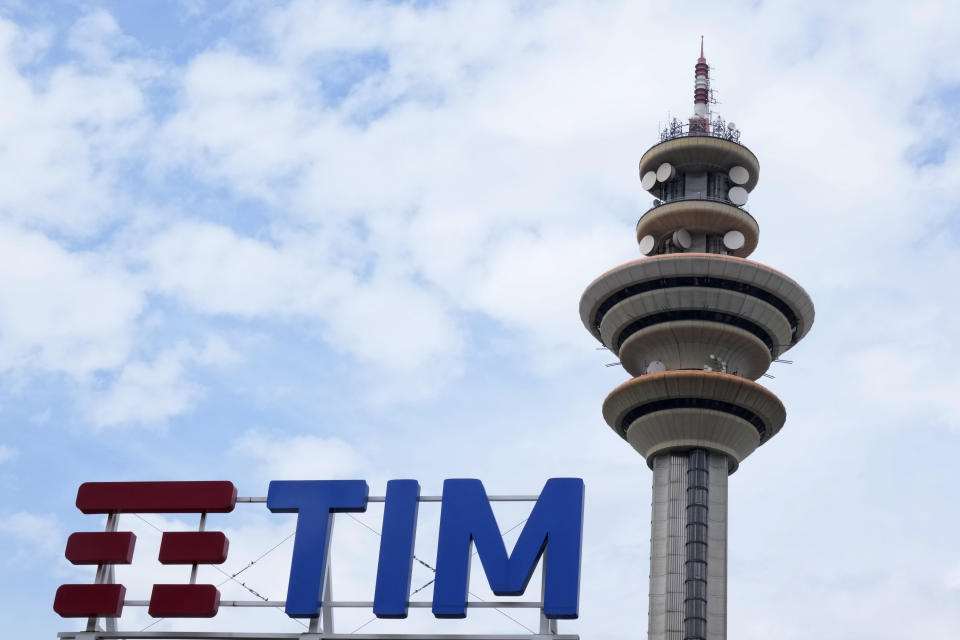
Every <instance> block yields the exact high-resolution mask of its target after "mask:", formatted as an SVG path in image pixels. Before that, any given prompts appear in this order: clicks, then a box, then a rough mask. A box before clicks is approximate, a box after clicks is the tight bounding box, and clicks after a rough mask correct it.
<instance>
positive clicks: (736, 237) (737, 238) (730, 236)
mask: <svg viewBox="0 0 960 640" xmlns="http://www.w3.org/2000/svg"><path fill="white" fill-rule="evenodd" d="M746 241H747V240H746V238H744V237H743V234H742V233H740V232H739V231H737V230H736V229H731V230H730V231H727V232H726V233H725V234H723V246H725V247H726V248H727V249H729V250H730V251H736V250H737V249H740V248H742V247H743V245H744V244H745V243H746Z"/></svg>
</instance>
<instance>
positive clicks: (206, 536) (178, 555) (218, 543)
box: [160, 531, 230, 564]
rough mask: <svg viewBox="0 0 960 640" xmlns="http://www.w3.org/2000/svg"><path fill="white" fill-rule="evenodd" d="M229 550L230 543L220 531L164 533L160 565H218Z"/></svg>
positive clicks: (224, 558) (161, 543) (161, 541)
mask: <svg viewBox="0 0 960 640" xmlns="http://www.w3.org/2000/svg"><path fill="white" fill-rule="evenodd" d="M229 548H230V541H229V540H227V536H225V535H223V532H221V531H164V532H163V537H162V538H161V539H160V563H161V564H220V563H222V562H223V561H224V560H226V559H227V550H228V549H229Z"/></svg>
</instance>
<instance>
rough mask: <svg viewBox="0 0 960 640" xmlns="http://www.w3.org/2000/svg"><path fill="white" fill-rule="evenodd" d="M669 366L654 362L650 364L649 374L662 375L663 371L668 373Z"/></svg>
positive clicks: (648, 366)
mask: <svg viewBox="0 0 960 640" xmlns="http://www.w3.org/2000/svg"><path fill="white" fill-rule="evenodd" d="M666 370H667V365H665V364H663V363H662V362H660V361H659V360H652V361H651V362H650V364H648V365H647V373H660V372H661V371H666Z"/></svg>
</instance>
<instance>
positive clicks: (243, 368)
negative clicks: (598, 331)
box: [0, 0, 960, 640]
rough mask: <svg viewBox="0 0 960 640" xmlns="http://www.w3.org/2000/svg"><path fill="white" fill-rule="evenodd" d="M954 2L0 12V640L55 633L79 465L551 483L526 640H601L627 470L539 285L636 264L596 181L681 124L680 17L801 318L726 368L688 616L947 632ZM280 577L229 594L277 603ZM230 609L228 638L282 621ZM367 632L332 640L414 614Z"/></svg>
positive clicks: (631, 199) (573, 341) (644, 484)
mask: <svg viewBox="0 0 960 640" xmlns="http://www.w3.org/2000/svg"><path fill="white" fill-rule="evenodd" d="M958 13H960V12H958V10H957V9H956V8H954V7H953V6H951V5H950V4H949V3H938V2H919V3H911V4H909V5H906V4H903V3H881V4H879V5H878V4H875V3H859V2H851V3H843V4H842V5H837V4H836V3H817V2H784V3H733V4H729V5H725V6H723V7H721V6H719V5H716V4H715V3H694V4H693V5H691V4H689V3H685V4H683V5H669V4H664V3H639V2H631V1H626V0H624V1H622V2H618V1H615V0H609V1H604V2H579V1H572V0H571V1H560V0H558V1H556V2H535V3H525V4H522V5H517V4H515V3H508V2H493V1H487V2H457V3H413V4H410V3H385V2H342V1H328V2H307V1H301V2H289V3H271V4H267V3H259V2H206V1H204V0H189V1H187V0H183V1H181V2H146V1H145V2H137V3H132V2H120V1H117V2H103V3H97V2H87V3H55V2H51V3H26V2H5V3H0V87H2V88H3V90H2V91H0V140H2V143H0V483H2V486H3V488H4V491H3V498H2V500H0V544H2V545H3V546H2V548H3V549H4V550H5V552H4V554H2V555H3V557H0V567H2V574H3V576H4V578H5V579H4V580H3V581H0V603H2V604H0V625H2V627H3V628H4V629H5V630H6V631H5V633H8V634H9V635H11V637H53V636H54V633H55V632H56V630H58V629H64V628H73V624H74V623H72V622H69V621H68V622H64V621H62V620H60V619H58V618H56V616H55V615H54V614H53V613H52V611H51V605H52V600H53V593H54V591H55V589H56V587H57V585H59V584H61V583H64V582H85V581H88V580H89V579H90V576H91V575H92V572H90V571H88V570H86V569H77V568H74V567H71V566H70V565H69V564H68V563H67V562H66V561H65V560H64V559H63V546H64V544H65V541H66V536H67V535H68V534H69V532H71V531H75V530H93V529H97V528H99V527H100V526H101V522H100V521H99V520H97V519H95V518H90V517H86V516H83V515H82V514H79V513H78V512H76V510H75V509H74V507H73V500H74V497H75V492H76V487H77V486H78V485H79V484H80V483H81V482H83V481H87V480H121V479H123V480H131V479H142V480H146V479H204V478H211V479H214V478H216V479H230V480H233V481H234V482H235V483H236V484H237V485H238V486H239V487H240V492H241V493H242V494H247V495H263V494H264V493H265V491H266V483H267V481H268V480H270V479H277V478H295V477H309V478H338V477H361V478H366V479H368V481H370V483H371V490H372V492H374V493H381V492H382V491H383V486H384V482H385V481H386V480H387V479H389V478H393V477H414V478H417V479H419V480H420V481H421V484H422V485H423V488H424V492H425V493H438V492H439V490H440V487H441V484H442V480H443V479H444V478H448V477H478V478H481V479H483V480H484V482H485V483H486V485H487V487H488V489H489V490H490V491H491V492H500V493H508V492H516V493H534V492H536V491H538V490H539V489H540V487H542V484H543V482H544V480H545V479H546V478H548V477H553V476H570V475H575V476H582V477H584V479H585V481H586V484H587V524H586V527H587V528H586V537H585V551H584V582H583V603H582V616H581V619H580V620H579V621H576V622H571V623H567V624H565V625H563V626H562V628H563V629H567V630H570V631H575V632H579V633H580V634H581V635H583V636H584V637H588V636H604V637H609V638H614V639H616V638H627V637H634V636H635V635H636V622H637V619H638V617H639V618H643V617H644V616H643V612H644V611H645V609H646V591H647V578H646V575H647V554H648V523H649V498H650V495H649V484H650V475H649V471H648V470H647V468H646V465H645V464H644V463H643V461H642V460H641V459H640V458H639V457H638V456H636V454H634V452H633V451H632V450H631V449H630V448H629V447H628V446H627V445H626V444H625V443H623V442H622V441H621V440H620V439H619V438H617V437H616V436H615V434H613V433H612V432H611V431H610V429H609V428H608V427H606V425H605V424H604V423H603V421H602V418H601V415H600V405H601V402H602V400H603V398H604V397H605V396H606V394H607V393H608V392H609V391H610V390H611V389H612V388H613V387H614V386H616V385H617V384H619V383H620V382H622V381H623V380H625V379H626V374H625V373H624V372H623V370H622V369H620V368H617V367H611V368H606V367H604V364H605V363H607V362H610V361H611V360H612V359H613V358H612V357H611V356H610V354H609V353H605V352H602V351H597V350H596V349H595V347H596V344H595V342H594V341H593V340H592V338H591V337H590V335H589V334H588V333H587V332H586V331H585V330H584V329H583V327H582V326H580V323H579V318H578V314H577V302H578V300H579V296H580V293H581V292H582V291H583V289H584V287H585V286H586V285H587V284H588V283H589V282H590V281H591V280H592V279H593V278H594V277H595V276H596V275H598V274H600V273H602V272H603V271H605V270H607V269H608V268H610V267H612V266H614V265H616V264H619V263H622V262H625V261H627V260H631V259H634V258H635V257H637V255H638V254H637V249H636V245H635V243H634V240H633V239H632V231H633V225H634V224H635V222H636V219H637V218H638V217H639V215H640V214H642V213H643V211H645V210H646V208H647V207H648V206H649V196H647V195H646V194H644V193H643V191H642V190H641V188H640V185H639V181H638V180H637V176H636V162H637V161H638V160H639V158H640V156H641V155H642V153H643V152H644V150H646V149H647V148H648V147H649V146H650V145H651V144H652V143H653V142H655V141H656V135H657V124H658V122H662V121H664V120H666V119H667V117H668V114H670V115H675V116H681V117H682V116H685V115H687V114H688V112H689V111H690V109H691V105H690V99H691V97H692V88H693V87H692V80H693V63H694V61H695V58H696V55H697V52H698V44H699V36H700V35H701V34H705V36H706V54H707V58H708V61H709V62H710V63H711V65H712V69H713V72H712V76H713V81H714V86H715V87H716V89H717V90H718V95H719V97H720V100H721V102H722V104H720V105H719V106H718V111H719V112H720V113H721V114H722V115H723V116H724V117H726V118H727V119H728V120H732V121H734V122H736V123H737V126H738V127H739V128H740V129H741V131H742V136H743V137H742V142H743V143H744V144H746V145H747V146H748V147H750V148H751V149H752V150H753V151H754V152H755V153H756V155H757V156H758V157H759V159H760V163H761V167H762V175H761V176H760V181H759V185H758V188H757V190H756V191H755V192H754V193H753V194H752V195H751V202H750V205H749V208H750V212H751V214H752V215H753V216H754V217H755V218H757V220H758V221H759V223H760V227H761V239H760V245H759V248H758V250H757V252H756V253H754V255H753V256H752V258H753V259H756V260H758V261H760V262H764V263H766V264H769V265H771V266H773V267H774V268H777V269H780V270H782V271H784V272H785V273H787V274H788V275H790V276H791V277H794V278H795V279H796V280H797V281H799V282H800V283H801V284H803V285H804V286H805V287H806V288H807V290H808V291H809V292H810V294H811V296H812V297H813V299H814V302H815V303H816V305H817V321H816V324H815V326H814V328H813V331H812V332H811V334H810V335H809V336H808V337H807V338H806V339H805V340H804V342H803V343H801V344H800V345H799V346H798V347H796V348H795V349H794V350H793V351H791V352H790V355H788V356H787V357H788V358H790V359H792V360H793V361H794V364H792V365H775V367H774V368H773V369H772V370H771V374H773V375H775V376H776V377H775V379H772V380H765V381H764V383H765V384H767V385H768V386H769V387H770V388H772V389H773V390H774V391H775V392H776V393H778V394H779V395H780V397H781V399H782V400H783V401H784V403H785V405H786V407H787V410H788V415H789V417H788V421H787V424H786V426H785V428H784V430H783V432H782V433H781V434H780V435H778V437H777V438H776V439H774V440H773V441H771V442H770V443H769V444H768V445H765V446H764V447H763V448H762V449H761V450H759V451H758V452H757V453H756V454H754V455H753V456H752V457H751V458H750V459H749V460H747V461H746V462H745V463H744V464H743V466H742V467H741V469H740V470H739V471H738V472H737V473H736V474H735V475H734V476H733V477H732V478H731V480H730V495H731V510H730V518H731V520H730V564H729V572H730V585H729V592H730V604H729V633H730V635H731V637H737V638H744V639H746V640H751V639H759V638H767V637H770V635H771V634H773V633H776V635H777V637H778V638H781V639H783V640H792V639H794V638H801V637H803V638H806V637H808V636H809V635H810V633H811V631H813V632H814V633H816V634H817V635H818V637H822V638H825V639H831V638H838V639H839V638H843V639H844V640H852V639H857V638H871V639H874V638H881V639H885V638H890V639H893V638H897V639H900V638H904V637H908V636H909V635H923V636H924V637H926V638H931V639H938V638H954V637H956V629H957V628H958V626H960V554H958V552H957V550H956V544H955V540H954V536H953V535H952V534H951V532H952V531H955V530H956V529H957V527H958V525H960V517H958V516H957V514H956V510H955V509H953V508H952V505H953V504H954V503H955V502H956V496H955V490H954V484H955V479H954V475H955V471H954V467H955V466H956V460H957V459H958V456H960V419H958V417H957V416H958V415H960V375H958V373H957V369H956V367H955V366H953V365H954V363H955V362H957V361H960V346H958V343H957V341H956V339H955V337H954V333H955V325H956V318H957V317H960V299H958V297H957V296H956V295H954V293H953V292H954V289H955V288H956V287H955V286H954V283H955V282H956V281H958V279H960V249H958V240H960V234H958V233H957V228H958V227H957V223H956V215H957V212H958V205H960V155H958V150H957V145H956V135H955V133H954V132H953V129H954V128H955V126H954V124H953V123H954V121H955V119H956V117H955V111H956V110H957V109H958V107H960V99H958V95H960V93H958V87H960V60H958V58H957V57H956V55H955V44H954V42H953V40H954V38H955V36H954V34H955V33H956V32H957V29H958V28H960V16H958ZM691 16H702V18H695V17H691ZM435 515H436V514H432V515H431V514H426V515H424V517H423V521H424V525H423V532H422V534H421V535H422V536H423V540H422V541H418V545H421V544H422V547H421V551H420V552H421V553H422V554H423V555H424V556H425V557H427V558H429V557H430V554H431V553H433V551H431V549H430V542H431V540H430V533H429V529H430V526H431V525H430V523H431V522H433V521H434V519H435ZM501 517H502V518H503V520H502V524H504V526H505V527H506V526H507V524H508V521H511V520H513V519H520V518H522V514H519V513H514V512H509V511H508V512H504V513H502V514H501ZM363 518H364V522H367V523H368V524H371V525H372V526H376V525H377V522H378V518H379V514H378V513H377V512H376V511H375V510H373V509H371V512H370V513H369V514H366V515H364V516H363ZM152 524H154V525H157V526H161V528H162V527H163V526H171V527H180V526H193V524H194V523H192V522H188V521H186V520H176V519H172V518H171V519H161V518H155V519H154V520H153V522H152ZM217 524H218V526H223V527H225V528H227V529H228V532H229V535H230V538H231V541H232V547H231V556H230V558H229V559H228V561H227V563H226V565H225V568H226V569H229V570H235V568H237V567H240V566H243V565H244V564H245V563H246V562H247V561H249V560H250V559H251V558H254V557H257V556H258V555H260V553H262V552H263V551H264V550H266V549H269V548H270V547H271V546H273V545H274V544H275V543H276V542H278V541H280V540H282V539H283V538H284V537H285V536H286V535H287V534H288V533H289V530H290V522H289V521H288V520H285V519H283V518H279V517H277V516H271V515H270V514H268V513H267V512H266V510H265V509H264V510H263V513H260V512H258V511H251V510H247V511H244V512H243V513H239V510H238V513H237V514H235V515H234V516H231V518H229V519H228V518H222V519H220V520H219V521H218V522H217ZM124 526H128V527H130V528H131V529H133V530H135V531H136V532H137V534H138V536H139V537H140V541H139V542H138V556H137V562H138V563H140V562H141V561H140V558H146V559H147V560H145V561H143V563H142V564H141V565H140V566H141V567H142V569H137V570H134V569H131V570H130V572H129V573H128V574H123V573H121V577H122V578H123V579H124V582H125V583H126V584H128V595H129V596H130V597H134V598H146V597H147V592H148V590H149V585H150V584H151V583H153V582H155V581H157V580H158V579H160V577H168V578H169V579H170V580H171V581H174V580H179V579H180V578H181V577H182V576H179V574H175V573H169V572H167V570H166V569H165V568H162V567H159V566H152V565H150V563H149V557H150V553H152V551H151V549H153V548H154V547H155V546H156V543H157V540H158V537H157V536H158V534H157V533H156V531H155V530H154V529H152V528H151V526H150V525H148V524H147V523H145V522H143V521H138V520H135V519H130V520H129V522H124ZM350 526H354V527H356V528H355V529H353V530H351V529H350ZM339 532H342V533H339ZM338 534H339V535H341V536H342V537H341V539H339V540H337V539H335V544H339V545H340V546H339V547H335V551H334V552H335V554H337V558H338V563H339V564H338V567H339V568H338V569H336V570H337V571H338V572H339V573H338V574H337V580H336V582H337V585H338V587H340V588H342V590H343V593H344V595H345V596H355V597H356V598H357V599H366V597H369V594H366V591H365V590H367V591H368V590H369V589H370V588H371V587H370V585H371V584H372V583H371V582H369V578H370V571H371V566H370V565H371V562H372V558H374V557H375V554H376V540H375V539H373V538H372V534H369V532H366V531H365V530H364V529H363V528H362V527H359V525H357V523H352V524H351V523H350V522H348V523H346V524H343V525H339V524H338ZM365 536H366V537H365ZM151 545H153V547H151ZM285 553H287V554H288V553H289V549H286V548H285V547H280V548H278V550H277V552H275V555H271V556H270V560H271V562H269V563H268V562H264V563H262V564H258V566H257V567H256V569H253V570H251V571H250V572H249V573H248V574H246V575H248V576H249V578H248V583H249V585H251V586H252V587H254V588H256V590H257V591H258V592H260V593H266V594H268V595H269V596H270V597H272V598H275V599H281V598H282V596H283V583H284V580H285V578H286V564H285V563H287V562H288V561H289V555H286V556H285V555H284V554H285ZM339 558H343V560H342V561H341V560H339ZM154 564H155V563H154ZM137 566H138V565H136V564H135V565H134V567H137ZM211 576H212V577H211V578H210V579H211V580H215V579H217V574H211ZM201 577H202V575H201ZM420 578H423V581H424V582H425V581H426V580H428V579H429V576H419V575H415V576H414V582H417V580H418V579H420ZM475 582H476V581H475ZM475 587H476V588H477V589H479V590H480V592H481V593H482V589H483V585H482V584H481V583H479V582H477V583H476V585H475ZM224 593H225V596H224V597H235V598H246V597H249V593H247V592H245V591H244V590H243V589H242V588H241V587H239V586H237V585H235V584H229V585H227V586H226V587H224ZM365 594H366V595H365ZM422 595H425V596H426V597H429V590H428V591H426V592H424V594H422ZM488 613H489V612H488ZM358 615H360V618H358V619H357V623H358V625H359V624H361V623H362V622H363V616H362V614H358ZM258 616H259V617H251V618H249V619H242V620H240V621H239V622H237V625H236V627H237V628H238V627H241V626H244V625H246V627H249V628H257V629H275V630H287V629H290V628H292V629H296V626H295V625H294V626H293V627H291V626H290V625H291V624H293V623H290V622H289V621H287V620H286V619H285V618H284V616H282V615H279V614H276V613H275V612H260V613H258ZM473 616H474V614H471V621H472V623H475V624H476V625H479V626H478V627H476V628H483V629H489V630H491V631H517V630H519V627H518V626H517V625H516V623H514V622H512V621H510V620H506V619H503V618H502V617H498V616H497V615H496V614H494V613H490V615H487V616H485V615H483V614H482V613H481V614H477V616H476V617H475V618H474V617H473ZM221 618H223V614H222V615H221ZM221 618H218V619H217V620H218V621H221ZM351 620H352V619H351V618H349V616H348V618H347V621H346V622H345V625H347V626H349V622H350V621H351ZM126 621H127V622H129V624H130V625H131V626H137V628H140V627H141V626H144V625H146V624H149V623H150V620H149V619H147V618H146V616H145V615H144V614H143V613H142V612H138V611H134V612H131V615H130V617H129V618H128V619H126ZM163 624H167V622H164V623H163ZM406 624H407V626H406V627H403V628H398V627H397V626H396V624H395V623H394V626H392V627H391V626H389V625H388V624H387V623H386V622H376V623H373V624H372V625H370V626H368V627H366V628H365V630H367V631H374V630H382V631H410V630H412V629H417V630H422V631H431V630H437V629H446V628H450V627H448V626H444V625H447V624H451V623H443V624H441V623H439V622H436V621H434V620H432V619H429V618H428V617H423V618H417V619H414V620H411V621H408V623H406ZM283 625H286V626H283ZM246 627H245V628H246ZM171 628H173V627H171ZM177 628H184V627H183V626H182V625H181V626H180V627H177ZM453 628H457V629H460V630H462V628H463V627H453Z"/></svg>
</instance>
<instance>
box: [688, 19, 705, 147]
mask: <svg viewBox="0 0 960 640" xmlns="http://www.w3.org/2000/svg"><path fill="white" fill-rule="evenodd" d="M694 69H695V71H694V73H695V79H694V82H693V117H691V118H690V133H695V132H703V133H708V132H709V131H710V65H708V64H707V59H706V58H705V57H703V36H700V57H699V58H697V64H696V66H695V67H694Z"/></svg>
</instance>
